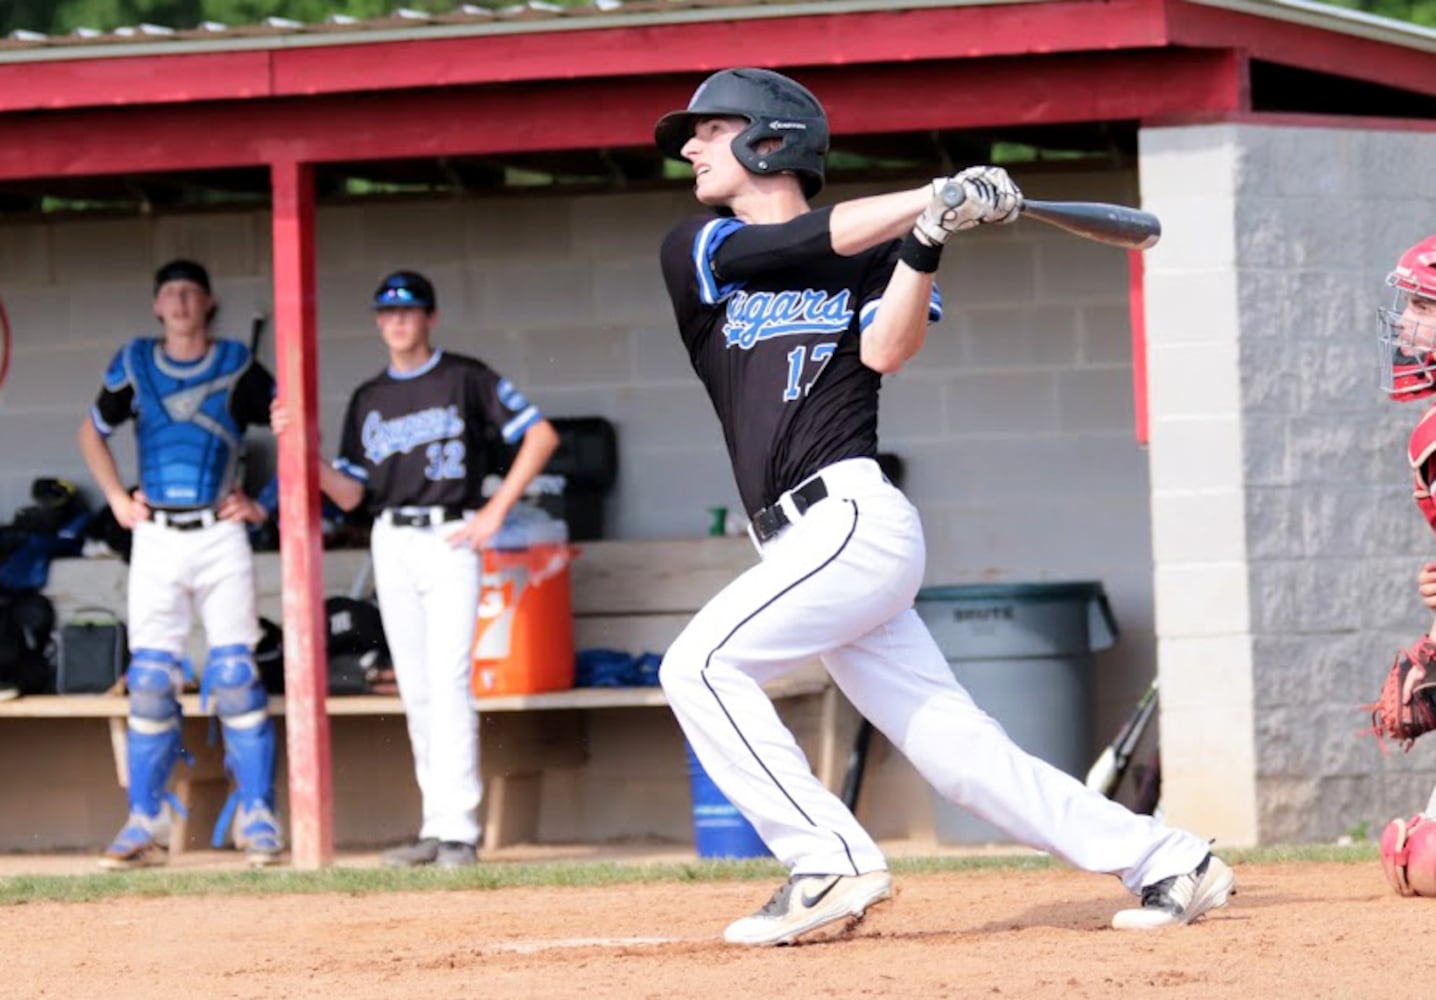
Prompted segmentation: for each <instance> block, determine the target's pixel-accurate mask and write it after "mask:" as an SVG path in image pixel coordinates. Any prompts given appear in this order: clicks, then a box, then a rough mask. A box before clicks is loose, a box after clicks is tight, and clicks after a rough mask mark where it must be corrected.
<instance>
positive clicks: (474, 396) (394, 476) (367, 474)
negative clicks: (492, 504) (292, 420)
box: [334, 350, 543, 511]
mask: <svg viewBox="0 0 1436 1000" xmlns="http://www.w3.org/2000/svg"><path fill="white" fill-rule="evenodd" d="M542 418H543V415H542V414H541V413H539V411H538V409H537V408H536V407H534V406H532V405H530V404H529V401H528V400H527V399H525V398H524V395H523V393H521V392H519V390H518V389H516V388H514V386H513V383H511V382H510V381H509V380H508V379H506V378H503V377H502V376H500V375H499V374H498V373H497V372H495V371H494V370H493V369H492V368H490V367H489V366H488V365H486V364H484V363H483V362H482V361H478V360H476V359H475V358H470V357H466V356H464V355H462V354H449V353H446V352H444V351H437V350H436V351H435V352H434V355H433V357H431V358H430V359H429V361H428V362H427V363H426V364H424V366H423V367H421V368H419V369H416V370H415V371H412V372H402V373H401V372H395V371H394V370H393V369H389V370H386V371H384V372H381V373H380V374H378V375H376V376H374V377H373V378H371V379H370V380H369V381H367V382H365V383H364V384H363V385H361V386H360V387H359V388H357V389H355V390H354V395H353V396H352V397H351V398H350V400H349V410H348V412H347V413H346V414H345V416H344V433H343V437H342V438H341V440H340V443H339V457H338V458H337V459H335V461H334V467H335V468H336V469H338V470H339V471H340V472H343V473H345V474H346V475H348V476H351V477H353V478H354V479H357V480H359V481H360V482H362V483H364V484H365V487H366V488H365V491H364V500H365V503H366V505H367V506H368V508H369V509H370V510H371V511H379V510H382V509H384V508H385V507H410V506H413V507H438V506H445V507H462V508H468V509H476V508H478V507H482V506H483V504H484V499H483V495H482V492H481V485H482V483H483V478H484V473H485V471H486V470H485V469H484V441H485V436H486V429H487V428H490V427H492V428H495V429H497V430H498V432H499V434H500V435H501V436H502V437H503V439H504V440H505V441H507V442H509V443H510V444H512V443H513V442H515V441H518V440H519V439H520V438H522V437H523V436H524V434H525V432H527V431H528V429H529V428H530V427H532V426H533V425H534V424H535V423H537V422H538V421H539V420H541V419H542Z"/></svg>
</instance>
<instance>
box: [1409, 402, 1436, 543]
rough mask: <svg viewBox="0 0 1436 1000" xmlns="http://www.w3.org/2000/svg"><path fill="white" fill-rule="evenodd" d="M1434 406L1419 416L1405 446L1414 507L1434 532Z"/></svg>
mask: <svg viewBox="0 0 1436 1000" xmlns="http://www.w3.org/2000/svg"><path fill="white" fill-rule="evenodd" d="M1433 415H1436V406H1433V407H1432V408H1431V409H1429V410H1427V411H1426V412H1425V413H1424V414H1422V416H1421V422H1420V423H1419V424H1417V425H1416V429H1415V430H1414V431H1412V432H1411V441H1410V443H1408V444H1407V446H1406V457H1407V459H1409V460H1410V462H1411V468H1412V470H1413V471H1414V472H1415V474H1416V483H1415V497H1416V506H1417V507H1419V508H1420V509H1421V513H1422V515H1423V516H1424V517H1425V518H1426V523H1427V524H1429V525H1431V530H1432V531H1436V501H1433V500H1432V499H1431V478H1432V472H1433V471H1434V470H1433V469H1432V463H1433V459H1436V419H1432V417H1433Z"/></svg>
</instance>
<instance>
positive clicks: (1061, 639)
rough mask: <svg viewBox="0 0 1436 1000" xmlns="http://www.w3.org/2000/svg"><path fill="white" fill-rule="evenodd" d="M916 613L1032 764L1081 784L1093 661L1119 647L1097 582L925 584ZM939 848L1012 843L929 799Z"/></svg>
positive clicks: (960, 678)
mask: <svg viewBox="0 0 1436 1000" xmlns="http://www.w3.org/2000/svg"><path fill="white" fill-rule="evenodd" d="M917 612H918V615H919V616H921V618H922V619H923V621H924V622H926V623H927V627H928V629H929V630H930V631H931V632H932V636H933V638H934V639H935V640H936V641H937V645H938V648H939V649H941V650H942V652H943V655H944V656H946V657H947V662H948V664H949V665H950V666H951V667H952V672H953V674H954V676H956V677H957V680H958V683H960V684H961V685H962V686H963V687H965V688H966V689H967V690H968V692H969V693H970V694H971V695H972V697H973V700H974V701H976V702H977V704H978V707H980V708H981V709H983V710H984V711H985V712H987V714H988V715H991V716H992V717H993V718H994V719H996V720H997V721H998V722H999V723H1000V724H1001V725H1002V728H1003V729H1005V730H1007V734H1008V735H1009V736H1011V737H1012V739H1013V741H1014V742H1015V743H1016V744H1017V745H1018V746H1020V747H1021V748H1022V749H1024V750H1026V751H1027V752H1028V753H1030V754H1032V755H1033V756H1035V757H1040V758H1041V759H1043V760H1045V761H1047V762H1048V763H1049V764H1052V765H1054V766H1055V767H1058V768H1060V769H1061V770H1063V771H1066V772H1067V773H1068V774H1070V775H1073V776H1074V777H1076V778H1078V779H1079V780H1081V778H1082V777H1083V776H1084V775H1086V773H1087V768H1088V766H1089V765H1090V764H1091V760H1089V757H1090V755H1091V748H1092V660H1093V656H1092V654H1093V653H1094V652H1095V651H1097V650H1101V649H1106V648H1108V647H1110V646H1111V645H1112V644H1113V643H1114V642H1116V640H1117V622H1116V620H1115V619H1114V618H1113V616H1112V609H1111V607H1110V606H1109V605H1108V603H1107V595H1106V593H1105V592H1104V591H1103V589H1102V585H1101V584H1100V583H1098V582H1096V581H1074V582H1065V583H1017V584H1006V585H972V586H945V587H929V588H926V589H924V590H922V591H921V592H919V593H918V596H917ZM933 812H934V820H935V826H936V834H937V839H938V842H939V843H944V844H973V843H994V842H999V843H1000V842H1005V841H1010V839H1011V838H1010V837H1008V836H1007V835H1005V834H1003V833H1002V832H1001V831H999V830H997V829H996V828H995V827H993V826H991V825H989V824H987V823H985V822H983V821H982V820H980V819H978V818H977V817H975V816H973V815H972V814H971V813H969V812H968V811H967V810H965V809H962V808H961V807H959V806H955V805H953V804H952V803H950V802H948V801H947V800H946V799H943V798H941V797H940V796H938V795H936V794H934V795H933Z"/></svg>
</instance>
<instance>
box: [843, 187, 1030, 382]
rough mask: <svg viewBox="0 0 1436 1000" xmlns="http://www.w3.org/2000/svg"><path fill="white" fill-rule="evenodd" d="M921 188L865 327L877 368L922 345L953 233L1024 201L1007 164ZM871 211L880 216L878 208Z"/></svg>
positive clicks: (866, 358)
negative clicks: (921, 199) (913, 215)
mask: <svg viewBox="0 0 1436 1000" xmlns="http://www.w3.org/2000/svg"><path fill="white" fill-rule="evenodd" d="M918 193H919V194H924V195H926V198H925V202H924V207H922V208H921V209H920V211H919V212H918V214H917V216H916V219H915V221H914V222H913V223H912V224H911V228H910V230H909V231H908V232H907V233H906V234H905V235H903V237H902V243H901V244H900V246H899V250H898V265H897V266H896V267H895V268H893V273H892V277H891V278H890V279H889V281H888V285H887V289H886V290H885V291H884V292H883V296H882V301H881V302H880V303H879V304H878V307H877V313H876V315H874V316H873V318H872V321H871V322H870V323H869V324H868V325H867V326H866V327H865V328H864V330H863V346H862V359H863V364H865V365H867V366H868V367H869V368H871V369H873V370H874V371H879V372H884V373H888V372H895V371H897V370H898V369H900V368H901V367H902V366H903V365H904V364H906V363H907V362H908V361H909V360H911V359H912V357H913V356H914V355H915V354H917V352H918V351H919V350H921V349H922V345H923V341H924V339H925V338H926V336H927V324H928V321H929V319H930V318H931V317H932V313H933V310H932V307H931V300H932V295H933V287H932V285H933V275H934V274H935V273H936V272H937V268H938V264H939V263H940V262H941V259H942V250H943V247H944V246H945V245H946V244H947V240H948V238H949V237H950V236H952V234H953V233H955V232H959V231H961V230H964V229H971V228H973V227H975V226H980V225H1001V224H1005V223H1009V222H1012V221H1014V220H1015V219H1016V218H1017V210H1018V206H1019V205H1020V204H1021V201H1022V193H1021V192H1020V191H1018V190H1017V185H1016V184H1014V183H1012V179H1011V178H1010V177H1008V176H1007V171H1005V170H1003V169H1002V168H1001V167H970V168H968V169H967V170H964V171H962V172H961V173H959V174H957V175H956V176H954V177H950V178H948V177H938V178H936V179H934V180H933V181H932V183H931V184H930V185H929V186H928V187H927V188H923V189H920V190H919V192H918ZM893 204H894V205H897V204H903V202H902V201H901V199H899V200H896V201H894V203H893ZM839 207H840V208H841V207H842V206H839ZM833 211H834V214H835V215H836V214H837V209H834V210H833ZM869 214H871V215H873V217H874V218H877V216H878V213H877V211H876V209H873V210H871V212H870V213H869ZM855 215H860V213H855ZM869 224H871V223H869ZM853 229H854V230H855V231H858V230H860V229H861V226H860V224H859V223H858V222H856V221H855V222H854V224H853ZM836 248H837V247H836V242H835V243H834V249H836Z"/></svg>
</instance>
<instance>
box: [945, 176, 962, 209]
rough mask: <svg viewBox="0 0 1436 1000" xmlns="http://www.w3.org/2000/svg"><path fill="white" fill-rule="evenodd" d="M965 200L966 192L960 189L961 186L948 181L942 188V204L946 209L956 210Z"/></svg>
mask: <svg viewBox="0 0 1436 1000" xmlns="http://www.w3.org/2000/svg"><path fill="white" fill-rule="evenodd" d="M966 200H967V192H966V191H964V190H963V189H962V185H961V184H954V183H953V182H952V181H948V182H947V183H946V184H944V185H943V186H942V202H943V204H944V205H946V206H947V207H948V208H956V207H957V206H959V205H961V204H962V203H963V202H965V201H966Z"/></svg>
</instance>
